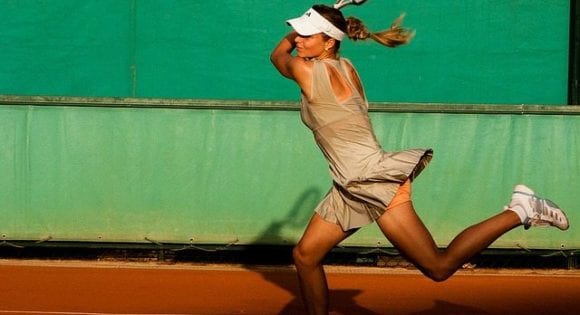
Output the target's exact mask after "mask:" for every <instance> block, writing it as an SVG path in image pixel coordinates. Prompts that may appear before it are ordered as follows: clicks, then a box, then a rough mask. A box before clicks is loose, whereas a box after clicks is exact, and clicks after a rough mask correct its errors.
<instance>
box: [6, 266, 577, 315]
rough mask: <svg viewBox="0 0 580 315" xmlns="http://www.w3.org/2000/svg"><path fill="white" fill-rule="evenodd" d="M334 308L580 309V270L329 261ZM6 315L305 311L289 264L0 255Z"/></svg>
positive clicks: (417, 310)
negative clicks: (428, 273)
mask: <svg viewBox="0 0 580 315" xmlns="http://www.w3.org/2000/svg"><path fill="white" fill-rule="evenodd" d="M327 273H328V280H329V284H330V288H331V292H330V295H331V303H332V310H331V314H353V315H354V314H362V315H364V314H414V315H419V314H425V315H426V314H579V312H580V272H579V271H578V270H571V271H570V270H540V271H538V270H478V269H475V270H462V271H460V272H459V273H458V274H456V275H455V276H454V277H452V278H451V279H450V280H448V281H446V282H442V283H435V282H432V281H430V280H428V279H426V278H425V277H423V276H421V275H420V274H419V273H418V272H417V271H416V270H407V269H401V268H375V267H339V266H331V267H328V268H327ZM0 283H1V286H2V290H1V292H0V315H2V314H67V315H69V314H256V315H259V314H303V311H302V305H301V302H300V299H299V292H298V287H297V284H296V280H295V274H294V271H293V269H292V268H291V267H289V266H288V267H287V266H276V267H263V266H243V265H211V264H208V265H200V264H161V263H147V262H138V263H130V262H98V261H89V262H87V261H51V260H0Z"/></svg>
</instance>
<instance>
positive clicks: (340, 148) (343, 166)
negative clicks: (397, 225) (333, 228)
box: [300, 58, 433, 231]
mask: <svg viewBox="0 0 580 315" xmlns="http://www.w3.org/2000/svg"><path fill="white" fill-rule="evenodd" d="M327 66H328V67H333V68H334V69H336V70H337V72H338V73H339V74H340V75H341V76H342V77H343V78H344V79H345V80H344V81H345V82H346V83H347V84H348V85H349V87H350V89H351V90H352V91H353V92H352V96H351V97H349V98H348V99H346V100H345V101H343V102H339V101H338V100H337V98H336V96H335V95H334V92H333V89H332V87H331V83H330V78H329V71H328V70H327ZM351 68H352V69H353V70H352V71H353V72H354V71H356V70H354V68H353V67H352V64H351V63H350V61H349V60H348V59H345V58H340V59H339V60H335V59H324V60H316V61H314V66H313V71H312V90H311V94H310V95H311V96H312V97H311V99H310V100H308V99H307V98H306V96H305V95H304V94H302V105H301V109H300V115H301V118H302V121H303V122H304V124H305V125H306V126H308V128H310V129H311V130H312V132H313V133H314V138H315V140H316V143H317V145H318V146H319V147H320V149H321V150H322V153H323V154H324V156H325V157H326V160H327V161H328V164H329V167H330V174H331V176H332V179H333V186H332V188H331V189H330V191H329V192H328V193H327V195H326V196H325V197H324V199H323V200H322V201H321V202H320V204H318V206H317V207H316V209H315V211H316V212H317V213H318V214H319V215H320V216H321V217H322V218H323V219H325V220H326V221H329V222H333V223H336V224H339V225H340V226H341V228H342V229H343V230H345V231H346V230H349V229H353V228H358V227H361V226H364V225H366V224H369V223H371V222H373V221H374V220H376V219H377V218H378V217H379V216H380V215H382V214H383V213H384V212H385V210H386V208H387V206H388V205H389V203H390V202H391V200H392V199H393V197H394V195H395V193H396V191H397V189H398V188H399V186H400V184H401V183H403V182H405V181H406V180H407V179H411V180H413V179H414V178H415V177H416V176H417V175H419V173H420V172H421V171H422V170H423V169H424V168H425V167H426V166H427V164H428V163H429V161H430V160H431V157H432V155H433V151H432V150H431V149H409V150H404V151H398V152H386V151H383V150H382V148H381V146H380V144H379V143H378V142H377V139H376V137H375V134H374V132H373V129H372V126H371V122H370V120H369V116H368V102H367V100H366V99H365V97H364V95H360V93H358V90H357V89H356V84H355V83H354V82H356V81H355V80H354V78H352V77H351V76H350V74H351V73H352V72H351V71H350V69H351ZM354 73H355V74H356V75H357V76H358V74H357V73H356V72H354Z"/></svg>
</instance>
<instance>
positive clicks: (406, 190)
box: [387, 179, 411, 211]
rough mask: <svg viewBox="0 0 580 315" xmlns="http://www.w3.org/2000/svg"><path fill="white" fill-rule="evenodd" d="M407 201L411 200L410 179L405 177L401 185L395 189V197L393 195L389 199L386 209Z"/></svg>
mask: <svg viewBox="0 0 580 315" xmlns="http://www.w3.org/2000/svg"><path fill="white" fill-rule="evenodd" d="M409 201H411V181H410V180H408V179H407V180H406V181H405V182H404V183H402V184H401V186H399V189H397V192H396V193H395V197H393V200H391V202H390V203H389V205H388V206H387V211H388V210H390V209H393V208H395V207H396V206H400V205H402V204H404V203H405V202H409Z"/></svg>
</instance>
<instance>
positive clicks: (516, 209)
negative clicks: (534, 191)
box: [504, 205, 528, 223]
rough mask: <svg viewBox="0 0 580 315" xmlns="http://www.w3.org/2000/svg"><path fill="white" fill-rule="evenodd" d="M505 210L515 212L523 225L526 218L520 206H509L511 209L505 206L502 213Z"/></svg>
mask: <svg viewBox="0 0 580 315" xmlns="http://www.w3.org/2000/svg"><path fill="white" fill-rule="evenodd" d="M506 210H511V211H513V212H515V213H516V214H517V215H518V217H520V222H522V223H524V221H525V220H526V218H527V217H528V215H527V213H526V211H525V210H524V208H523V207H522V206H520V205H514V206H511V207H508V206H506V207H505V208H504V211H506Z"/></svg>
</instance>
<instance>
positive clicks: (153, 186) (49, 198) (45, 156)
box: [0, 100, 580, 249]
mask: <svg viewBox="0 0 580 315" xmlns="http://www.w3.org/2000/svg"><path fill="white" fill-rule="evenodd" d="M170 101H171V100H168V101H167V102H170ZM215 105H216V104H215V103H211V104H209V105H208V106H207V107H208V109H193V108H179V107H177V108H165V107H163V106H158V107H156V108H108V107H92V106H89V107H87V106H84V105H78V106H72V107H71V106H58V104H52V105H51V106H45V105H42V106H39V105H26V104H19V105H2V106H0V174H2V176H1V177H0V217H1V218H2V220H0V235H1V237H2V239H3V240H40V239H47V238H51V239H52V240H53V241H75V242H77V241H80V242H134V243H140V242H146V239H148V240H154V241H157V242H168V243H189V242H194V243H196V244H216V243H217V244H224V243H225V244H227V243H231V242H237V243H238V244H276V245H280V244H292V243H294V242H296V241H297V239H298V237H299V236H300V235H301V233H302V230H303V229H304V227H305V225H306V223H307V221H308V219H309V218H310V216H311V215H312V209H313V208H314V207H315V206H316V204H317V203H318V202H319V200H320V199H321V198H322V197H323V195H324V194H325V193H326V191H327V190H328V189H329V187H330V185H331V179H330V176H329V173H328V170H327V165H326V164H325V161H324V159H323V157H322V155H321V153H320V152H319V150H318V148H317V147H316V145H315V143H314V140H313V139H312V135H311V134H310V131H308V130H307V128H306V127H304V126H302V124H301V122H300V119H299V116H298V112H296V111H293V110H290V111H289V110H265V109H263V110H260V109H259V106H255V108H253V109H226V108H222V109H211V108H212V106H215ZM258 105H259V104H258ZM262 105H264V104H262ZM265 105H267V104H265ZM128 106H129V105H128ZM379 107H380V106H379ZM524 109H525V108H524ZM523 112H525V110H523ZM578 112H579V111H578V109H576V113H575V114H561V115H553V114H550V115H536V114H534V115H530V114H518V113H517V112H513V113H511V114H449V113H440V114H438V113H396V112H383V111H380V110H379V111H374V112H372V113H371V117H372V120H373V123H374V126H375V128H376V131H377V136H378V138H379V140H380V142H381V143H382V144H383V146H384V148H385V149H386V150H399V149H403V148H409V147H432V148H433V149H434V150H435V158H434V160H433V161H432V163H431V164H430V166H429V167H428V168H427V170H426V171H425V172H424V173H423V174H422V175H421V176H420V177H419V179H417V181H416V184H415V185H414V192H413V194H414V200H415V205H416V207H417V209H418V212H419V213H420V215H421V216H422V217H423V218H424V220H425V223H426V224H427V226H428V227H429V228H430V229H431V230H432V232H433V234H434V236H435V238H436V240H437V242H438V244H439V245H440V246H446V245H447V244H448V243H449V242H450V240H451V238H452V237H453V236H454V235H455V234H456V233H458V232H459V231H460V230H461V229H463V228H464V227H466V226H468V225H470V224H473V223H475V222H478V221H479V220H482V219H484V218H486V217H489V216H490V215H493V214H495V213H497V212H499V211H501V210H502V208H503V206H504V205H505V204H506V203H507V202H508V201H509V198H510V194H511V189H512V187H513V185H515V184H517V183H520V182H524V183H527V184H528V185H530V186H531V187H532V188H534V189H535V190H536V191H537V193H539V194H540V195H543V196H549V197H550V198H552V199H554V200H555V201H557V202H558V204H559V205H560V206H561V207H562V208H563V209H565V210H567V211H568V214H569V218H570V220H571V222H572V227H571V228H570V230H569V231H567V232H560V231H558V230H555V229H544V230H541V229H533V230H529V231H524V230H523V229H516V230H514V231H512V232H510V233H509V234H508V235H506V236H505V237H503V238H501V239H500V240H498V241H497V242H496V243H494V244H493V246H494V247H497V248H518V247H527V248H549V249H561V248H565V249H569V248H580V235H578V231H580V230H578V229H577V228H575V225H574V222H577V221H578V220H580V212H578V209H579V202H578V197H577V195H576V194H577V192H578V191H579V189H580V186H579V183H578V180H577V178H576V177H577V174H579V173H580V163H578V160H577V157H578V153H580V149H579V148H580V142H579V140H578V136H577V135H578V134H580V115H578ZM563 113H564V112H563ZM344 244H345V245H349V246H376V245H377V244H388V243H386V241H385V239H384V238H383V237H382V236H381V235H380V233H379V231H378V229H377V228H376V226H374V225H372V226H370V227H367V228H364V229H362V230H361V231H360V232H359V233H357V234H355V235H354V236H353V237H352V238H350V239H348V240H347V241H345V243H344Z"/></svg>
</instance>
